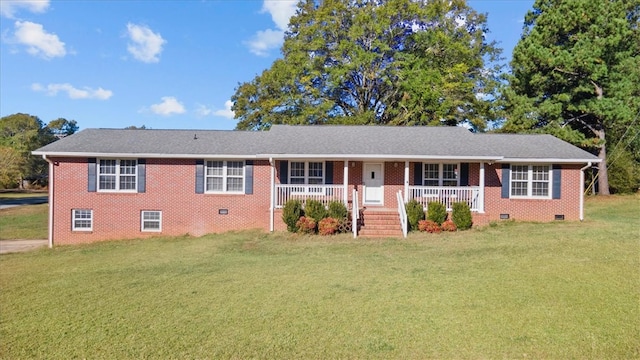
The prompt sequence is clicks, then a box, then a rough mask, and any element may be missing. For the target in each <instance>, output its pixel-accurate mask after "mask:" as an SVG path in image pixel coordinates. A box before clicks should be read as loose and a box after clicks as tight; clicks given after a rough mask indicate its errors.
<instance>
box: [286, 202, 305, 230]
mask: <svg viewBox="0 0 640 360" xmlns="http://www.w3.org/2000/svg"><path fill="white" fill-rule="evenodd" d="M303 215H304V211H303V210H302V202H301V201H300V200H293V199H292V200H288V201H287V202H286V203H285V204H284V208H283V209H282V221H284V223H285V224H287V230H288V231H289V232H297V231H298V225H296V223H297V222H298V220H300V217H301V216H303Z"/></svg>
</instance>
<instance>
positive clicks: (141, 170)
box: [138, 159, 147, 193]
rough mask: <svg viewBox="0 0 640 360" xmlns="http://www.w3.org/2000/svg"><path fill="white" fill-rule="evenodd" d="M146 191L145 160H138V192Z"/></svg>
mask: <svg viewBox="0 0 640 360" xmlns="http://www.w3.org/2000/svg"><path fill="white" fill-rule="evenodd" d="M146 191H147V159H138V192H139V193H143V192H146Z"/></svg>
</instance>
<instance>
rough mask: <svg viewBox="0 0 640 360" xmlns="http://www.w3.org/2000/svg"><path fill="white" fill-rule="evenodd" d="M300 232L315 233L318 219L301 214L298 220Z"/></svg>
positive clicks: (297, 224)
mask: <svg viewBox="0 0 640 360" xmlns="http://www.w3.org/2000/svg"><path fill="white" fill-rule="evenodd" d="M296 226H297V227H298V232H299V233H303V234H315V232H316V221H315V220H313V219H312V218H310V217H306V216H301V217H300V219H299V220H298V222H296Z"/></svg>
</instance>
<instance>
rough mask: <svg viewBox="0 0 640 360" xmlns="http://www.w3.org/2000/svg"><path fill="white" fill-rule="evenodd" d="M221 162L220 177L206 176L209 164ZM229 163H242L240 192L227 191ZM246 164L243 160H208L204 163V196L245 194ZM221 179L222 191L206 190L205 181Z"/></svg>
mask: <svg viewBox="0 0 640 360" xmlns="http://www.w3.org/2000/svg"><path fill="white" fill-rule="evenodd" d="M214 161H221V162H222V176H220V175H208V174H207V169H208V167H209V162H214ZM229 161H231V162H241V163H242V190H238V191H227V190H226V189H227V179H228V177H229V176H228V175H227V163H228V162H229ZM246 167H247V163H246V161H245V160H238V159H236V160H221V159H209V160H205V162H204V192H205V194H237V195H238V194H244V192H245V188H244V186H245V181H246V180H245V178H246V176H247V168H246ZM218 177H222V190H209V189H207V179H208V178H218ZM230 177H231V178H239V176H230Z"/></svg>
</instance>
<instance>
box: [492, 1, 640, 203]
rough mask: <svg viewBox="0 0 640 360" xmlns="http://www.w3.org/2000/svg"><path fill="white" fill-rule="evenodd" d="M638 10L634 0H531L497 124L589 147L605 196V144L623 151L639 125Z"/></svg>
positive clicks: (607, 191) (507, 128) (509, 128)
mask: <svg viewBox="0 0 640 360" xmlns="http://www.w3.org/2000/svg"><path fill="white" fill-rule="evenodd" d="M639 16H640V3H639V2H638V1H637V0H597V1H594V0H536V2H535V3H534V6H533V10H532V11H529V12H528V13H527V15H526V17H525V25H524V32H523V35H522V38H521V39H520V41H519V43H518V44H517V46H516V47H515V49H514V51H513V60H512V62H511V67H512V76H511V77H510V81H509V83H510V84H509V86H508V88H506V89H505V90H504V92H503V95H504V100H505V105H506V107H505V110H506V114H507V120H506V122H505V125H504V127H503V129H502V130H503V131H507V132H522V131H538V132H545V133H550V134H553V135H556V136H558V137H560V138H563V139H565V140H567V141H569V142H572V143H574V144H576V145H579V146H582V147H585V148H587V149H590V150H592V151H594V153H597V154H598V157H599V158H600V159H601V160H602V162H601V163H600V164H599V165H598V185H599V191H600V193H601V194H609V181H608V171H607V169H608V167H607V161H608V160H609V162H611V160H610V159H608V156H607V150H608V148H609V146H608V145H610V144H618V143H619V144H621V147H622V148H621V149H618V150H625V151H628V149H625V148H626V147H627V145H628V144H630V143H632V142H633V138H631V136H636V135H637V133H638V131H637V129H638V127H640V120H638V116H639V115H640V32H639V30H640V29H639V24H638V19H639ZM629 127H631V130H632V131H631V132H628V131H625V130H626V129H628V128H629ZM624 134H627V135H629V136H627V137H626V138H623V139H620V137H621V136H623V135H624ZM619 141H621V142H619Z"/></svg>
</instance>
